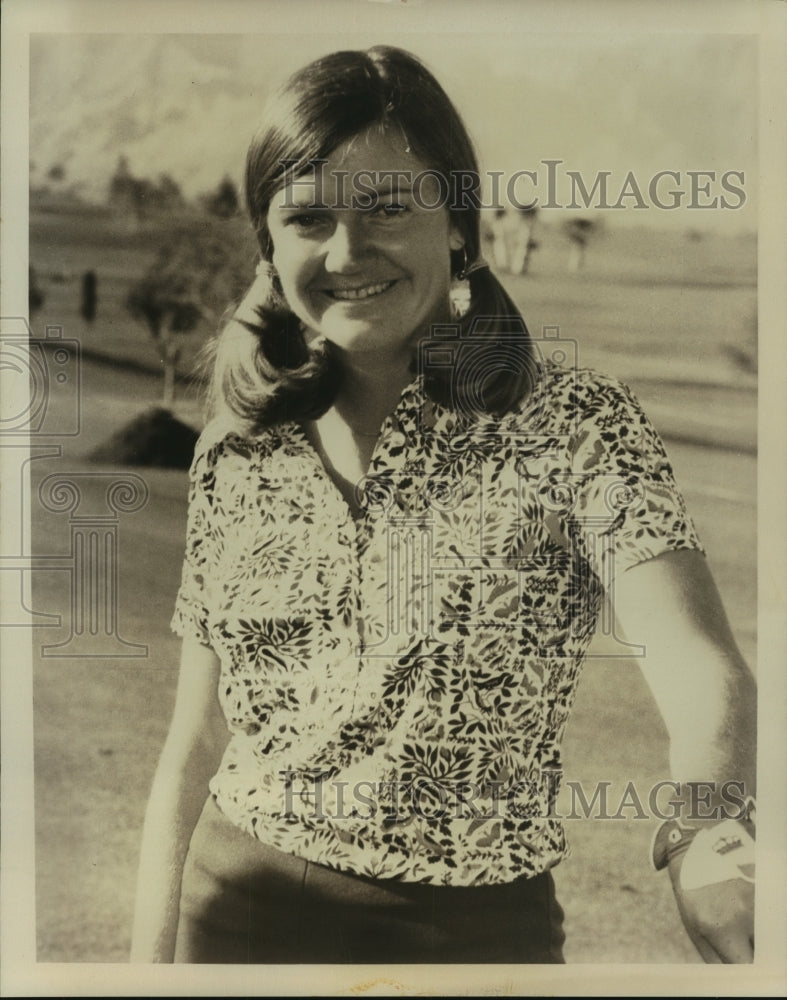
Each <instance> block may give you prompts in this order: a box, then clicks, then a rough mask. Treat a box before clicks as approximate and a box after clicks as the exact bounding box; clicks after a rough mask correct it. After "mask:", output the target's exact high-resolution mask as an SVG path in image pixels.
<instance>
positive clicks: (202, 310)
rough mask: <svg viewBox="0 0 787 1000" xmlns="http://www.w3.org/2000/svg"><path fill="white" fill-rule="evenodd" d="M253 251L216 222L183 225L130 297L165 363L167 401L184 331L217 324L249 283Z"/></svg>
mask: <svg viewBox="0 0 787 1000" xmlns="http://www.w3.org/2000/svg"><path fill="white" fill-rule="evenodd" d="M251 264H252V255H251V254H250V253H248V251H247V246H246V241H245V240H243V239H238V233H237V231H236V230H235V229H234V228H233V230H227V229H224V228H222V227H221V226H218V225H213V226H211V225H207V226H206V225H204V224H202V225H200V226H192V227H188V228H181V229H180V230H179V231H177V232H176V233H175V234H174V235H173V236H172V237H171V238H170V239H169V240H167V242H166V243H165V244H164V245H163V246H162V247H161V249H160V250H159V252H158V254H157V256H156V259H155V261H154V262H153V264H152V265H151V267H150V268H149V269H148V271H147V272H146V273H145V274H144V275H143V276H142V277H141V278H140V279H139V280H138V281H137V282H136V283H135V284H134V285H133V286H132V288H131V290H130V291H129V294H128V296H127V299H126V308H127V309H128V310H129V312H130V313H131V315H132V316H133V317H134V318H135V319H137V320H140V321H141V322H143V323H144V324H145V325H146V326H147V328H148V330H149V331H150V334H151V336H152V338H153V341H154V343H155V345H156V349H157V350H158V353H159V357H160V358H161V363H162V365H163V368H164V391H163V401H164V404H165V405H170V404H171V403H172V401H173V400H174V398H175V375H176V371H177V365H178V361H179V360H180V357H181V353H182V350H183V346H184V337H185V336H186V335H188V334H193V333H194V332H195V331H197V330H198V329H199V328H200V327H203V329H206V328H209V327H211V326H212V327H213V328H214V329H215V327H216V325H217V323H218V319H219V315H220V313H221V312H222V311H223V310H224V309H225V308H226V307H227V306H228V305H229V304H230V303H231V302H232V301H233V299H236V298H237V297H238V296H239V294H240V292H241V290H242V289H243V288H245V287H247V286H248V284H249V282H250V281H251V274H252V266H251Z"/></svg>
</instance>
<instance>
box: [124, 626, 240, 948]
mask: <svg viewBox="0 0 787 1000" xmlns="http://www.w3.org/2000/svg"><path fill="white" fill-rule="evenodd" d="M218 677H219V661H218V657H217V656H216V655H215V653H214V652H213V651H212V650H211V649H209V648H208V647H206V646H202V645H200V644H199V643H198V642H197V641H196V640H193V639H186V640H184V642H183V648H182V653H181V661H180V675H179V678H178V688H177V693H176V695H175V708H174V711H173V715H172V722H171V724H170V729H169V733H168V735H167V739H166V742H165V744H164V749H163V751H162V754H161V758H160V760H159V763H158V767H157V769H156V775H155V778H154V780H153V787H152V790H151V793H150V800H149V802H148V807H147V812H146V814H145V825H144V831H143V835H142V851H141V856H140V865H139V875H138V879H137V897H136V910H135V914H134V930H133V937H132V945H131V961H132V962H171V961H172V960H173V956H174V952H175V937H176V934H177V926H178V904H179V899H180V885H181V876H182V872H183V863H184V861H185V858H186V852H187V851H188V846H189V841H190V840H191V835H192V833H193V831H194V827H195V826H196V823H197V820H198V819H199V815H200V813H201V811H202V807H203V806H204V804H205V799H206V798H207V794H208V782H209V780H210V779H211V778H212V777H213V775H214V773H215V771H216V768H217V767H218V765H219V762H220V760H221V756H222V754H223V752H224V749H225V747H226V744H227V740H228V736H229V734H228V730H227V726H226V723H225V721H224V718H223V715H222V713H221V709H220V706H219V703H218V697H217V689H218Z"/></svg>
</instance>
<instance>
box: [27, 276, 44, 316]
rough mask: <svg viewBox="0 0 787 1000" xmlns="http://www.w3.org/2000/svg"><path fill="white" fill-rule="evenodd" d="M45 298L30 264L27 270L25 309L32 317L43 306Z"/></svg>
mask: <svg viewBox="0 0 787 1000" xmlns="http://www.w3.org/2000/svg"><path fill="white" fill-rule="evenodd" d="M45 298H46V296H45V295H44V292H43V290H42V288H41V285H39V283H38V272H37V271H36V269H35V268H34V267H33V265H32V264H30V265H29V266H28V268H27V308H28V310H29V312H30V315H31V316H33V315H35V313H37V312H38V310H39V309H40V308H41V307H42V306H43V304H44V300H45Z"/></svg>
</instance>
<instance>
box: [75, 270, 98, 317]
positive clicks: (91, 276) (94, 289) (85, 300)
mask: <svg viewBox="0 0 787 1000" xmlns="http://www.w3.org/2000/svg"><path fill="white" fill-rule="evenodd" d="M97 303H98V279H97V278H96V272H95V271H85V273H84V274H83V275H82V294H81V296H80V302H79V312H80V315H81V316H82V319H83V320H84V321H85V322H86V323H92V322H93V320H94V319H95V318H96V305H97Z"/></svg>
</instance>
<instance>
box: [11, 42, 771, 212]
mask: <svg viewBox="0 0 787 1000" xmlns="http://www.w3.org/2000/svg"><path fill="white" fill-rule="evenodd" d="M380 42H386V43H388V44H394V45H401V46H404V47H406V48H408V49H410V50H411V51H414V52H415V53H416V54H417V55H418V56H420V57H421V58H422V59H424V60H425V62H426V63H427V65H428V66H429V67H430V68H432V69H433V70H434V72H435V73H436V75H437V77H438V78H439V79H440V80H441V82H442V83H443V84H444V86H445V87H446V89H447V91H448V93H449V94H450V95H451V97H452V99H453V100H454V101H455V103H456V105H457V107H458V108H460V109H461V112H462V115H463V117H464V119H465V121H466V123H467V125H468V128H469V131H470V134H471V135H472V136H473V138H474V140H475V141H476V144H477V147H478V151H479V154H480V156H481V161H482V169H486V170H487V171H492V170H494V171H497V172H499V173H501V174H502V175H503V176H505V177H506V178H510V177H512V176H513V175H514V174H516V173H517V172H519V173H520V174H521V173H522V172H527V171H534V172H537V173H538V183H537V185H535V187H530V186H529V183H530V182H529V181H528V180H527V179H525V180H522V181H521V183H520V187H519V189H518V190H517V194H518V196H520V197H524V196H530V197H532V196H533V194H535V195H536V196H537V197H539V198H540V200H541V204H542V205H543V204H544V203H545V200H546V199H545V195H546V191H545V184H546V178H547V173H548V171H547V168H546V166H545V163H546V161H547V160H548V159H550V158H552V159H553V160H555V161H556V162H559V163H560V164H561V167H560V168H559V170H560V171H561V172H562V173H563V175H565V173H566V172H567V171H569V170H573V171H575V172H578V173H580V174H581V175H582V177H583V178H584V180H585V186H586V188H587V190H590V189H591V188H592V187H593V180H594V178H595V177H596V176H597V174H598V173H599V172H609V174H610V185H609V188H610V192H611V196H610V200H611V201H614V200H615V199H616V197H617V194H618V193H619V192H620V191H621V186H622V185H623V181H624V178H625V177H626V176H627V175H628V174H633V175H635V177H636V179H637V182H638V184H639V186H640V187H641V188H642V190H643V191H645V192H647V190H648V184H649V181H650V180H651V178H653V177H654V175H655V174H657V173H658V172H660V171H676V172H678V174H679V176H680V178H681V180H680V183H679V184H678V186H679V187H681V188H682V189H683V190H684V192H686V191H687V190H688V188H689V179H688V172H689V171H692V170H694V171H708V170H710V171H715V172H716V178H717V180H716V182H715V184H712V185H711V190H712V193H713V194H723V192H722V191H721V190H720V186H719V183H718V178H719V177H720V176H721V174H723V173H724V172H725V171H744V172H745V175H746V182H745V186H746V201H745V204H744V205H741V206H740V208H741V210H739V211H726V212H724V211H703V212H693V211H690V210H685V211H684V209H680V210H678V211H660V210H658V209H654V210H652V211H649V212H647V213H645V212H638V211H636V210H633V211H632V210H630V208H631V202H629V204H628V205H627V206H626V207H627V210H626V211H613V212H612V216H613V217H614V223H615V225H616V226H617V224H618V223H620V224H626V225H630V224H632V223H635V224H640V225H644V224H647V225H648V226H649V227H653V226H655V227H657V228H660V227H663V226H666V227H669V228H673V229H674V228H686V229H687V228H691V227H696V226H699V227H701V228H703V229H705V228H713V229H717V230H719V231H722V230H726V231H728V232H736V231H737V232H740V231H744V230H745V229H754V228H755V227H756V205H757V155H756V119H757V114H756V113H757V72H756V67H757V62H756V55H757V50H756V44H753V43H752V42H751V39H748V38H745V37H740V36H723V35H697V36H692V35H690V34H684V35H669V34H665V35H664V36H658V35H657V36H648V37H645V36H642V35H640V36H619V37H618V36H615V37H614V38H608V37H605V36H602V35H581V36H580V35H573V34H565V35H552V36H549V35H538V34H534V35H529V36H527V37H524V36H517V35H515V34H513V35H510V36H502V35H489V36H483V37H478V36H469V35H461V34H456V35H452V34H440V33H431V34H423V35H420V36H416V35H407V36H393V35H392V36H390V37H385V38H381V37H379V35H378V36H377V37H369V36H368V35H367V36H361V35H358V36H356V35H351V34H347V35H344V34H343V35H342V36H341V42H339V41H338V38H337V36H331V35H324V34H316V33H314V32H312V33H311V34H308V33H304V34H298V35H294V34H289V35H286V34H279V35H276V34H271V35H265V36H263V35H259V34H248V35H239V34H227V35H197V34H192V35H183V34H181V35H174V34H173V35H160V34H159V35H155V34H120V33H118V34H107V35H80V34H71V35H69V34H60V35H55V34H51V35H46V34H41V35H35V36H32V37H31V45H30V50H31V51H30V116H29V121H30V145H29V149H30V154H29V155H30V161H31V175H30V182H31V187H33V188H41V187H44V186H48V187H52V188H53V190H56V189H59V190H61V191H67V190H68V189H69V188H71V189H73V190H74V191H75V193H77V194H78V195H79V196H80V197H81V198H83V199H85V200H88V201H99V202H103V201H104V200H105V198H106V192H107V188H108V184H109V181H110V178H111V177H112V175H113V174H114V172H115V170H116V168H117V165H118V162H119V160H120V158H121V157H125V158H126V160H127V163H128V168H129V170H130V172H131V174H132V175H133V176H135V177H141V178H149V179H150V180H153V181H155V180H156V179H157V178H158V177H159V176H160V175H162V174H168V175H169V176H170V177H172V178H173V179H174V180H175V181H176V182H177V184H178V185H180V187H181V189H182V190H183V193H184V194H185V195H186V197H188V198H193V197H194V196H195V195H198V194H202V193H204V192H207V191H211V190H214V189H215V188H216V185H217V184H218V183H219V181H220V180H221V178H222V177H224V176H225V175H229V177H231V178H232V180H233V181H234V182H235V183H236V185H238V186H240V180H241V175H242V171H243V163H244V159H245V154H246V149H247V147H248V143H249V140H250V138H251V136H252V134H253V132H254V129H255V125H256V122H257V120H258V118H259V113H260V110H261V106H262V104H263V102H264V99H265V97H266V96H267V94H268V93H269V92H270V90H271V87H272V86H273V85H274V83H275V82H277V81H278V80H279V79H280V78H281V77H282V76H283V75H284V74H286V73H289V72H291V71H292V70H293V69H294V68H295V67H297V66H301V65H303V64H305V63H307V62H308V61H309V60H311V59H313V58H316V57H317V56H319V55H323V54H325V53H326V52H329V51H333V50H335V49H336V48H337V44H341V45H343V46H344V47H347V48H364V47H368V46H369V45H371V44H375V43H380ZM562 183H563V185H564V187H563V192H562V196H560V195H559V199H560V200H561V201H564V202H565V201H568V200H570V199H566V198H565V194H566V193H567V192H566V188H565V185H566V183H567V181H566V177H565V176H563V177H562ZM670 183H671V182H670V179H669V178H667V179H666V181H665V183H664V184H663V185H662V188H661V191H662V193H663V192H665V191H666V190H667V189H668V188H669V186H670ZM649 207H652V206H649ZM737 207H738V206H736V208H737ZM546 214H548V213H546V212H545V213H544V215H546ZM558 214H561V215H562V213H558ZM643 217H644V218H643ZM610 221H613V220H610Z"/></svg>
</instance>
